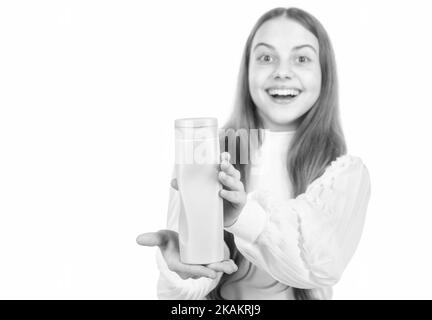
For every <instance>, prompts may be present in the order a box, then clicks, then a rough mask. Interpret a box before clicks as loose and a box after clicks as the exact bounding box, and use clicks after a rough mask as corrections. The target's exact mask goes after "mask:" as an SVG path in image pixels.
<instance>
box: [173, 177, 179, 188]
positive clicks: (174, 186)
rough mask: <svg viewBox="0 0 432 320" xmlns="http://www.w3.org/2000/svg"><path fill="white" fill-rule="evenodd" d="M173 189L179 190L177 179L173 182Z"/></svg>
mask: <svg viewBox="0 0 432 320" xmlns="http://www.w3.org/2000/svg"><path fill="white" fill-rule="evenodd" d="M171 187H172V188H174V189H176V190H178V184H177V179H175V178H174V179H172V180H171Z"/></svg>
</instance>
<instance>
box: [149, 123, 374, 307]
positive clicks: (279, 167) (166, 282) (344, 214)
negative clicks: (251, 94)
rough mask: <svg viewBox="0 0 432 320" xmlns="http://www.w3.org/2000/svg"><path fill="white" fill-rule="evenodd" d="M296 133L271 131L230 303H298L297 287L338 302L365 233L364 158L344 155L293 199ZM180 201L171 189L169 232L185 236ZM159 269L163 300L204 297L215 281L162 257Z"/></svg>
mask: <svg viewBox="0 0 432 320" xmlns="http://www.w3.org/2000/svg"><path fill="white" fill-rule="evenodd" d="M293 134H294V132H272V131H269V130H265V136H264V142H263V145H262V146H261V148H260V150H258V151H257V152H258V155H259V157H258V159H260V161H257V162H254V163H252V167H251V173H250V176H249V179H248V181H247V184H248V185H247V186H246V190H247V192H248V197H247V202H246V205H245V206H244V208H243V210H242V211H241V213H240V216H239V218H238V220H237V221H236V223H235V224H234V225H232V226H231V227H228V228H225V230H227V231H229V232H231V233H232V234H233V235H234V240H235V244H236V246H237V248H238V250H239V251H240V252H241V253H242V255H243V256H244V257H245V259H244V260H243V263H241V265H240V266H239V269H238V271H237V272H236V273H234V274H232V275H231V276H230V278H229V280H228V281H227V282H226V283H225V284H224V286H223V287H222V288H221V294H222V296H223V297H224V298H225V299H228V300H231V299H239V300H244V299H257V300H260V299H275V300H276V299H287V300H290V299H294V295H293V291H292V287H295V288H303V289H313V294H314V296H315V297H316V298H319V299H331V296H332V286H333V285H334V284H335V283H337V282H338V280H339V279H340V277H341V275H342V273H343V271H344V269H345V267H346V266H347V264H348V262H349V261H350V259H351V257H352V255H353V254H354V252H355V250H356V247H357V245H358V242H359V240H360V236H361V233H362V230H363V225H364V221H365V215H366V210H367V205H368V202H369V197H370V179H369V173H368V170H367V168H366V167H365V165H364V164H363V163H362V161H361V159H360V158H358V157H354V156H350V155H344V156H341V157H339V158H337V159H336V160H335V161H333V162H332V163H331V164H330V165H329V166H328V167H327V169H326V171H325V172H324V174H323V175H322V176H321V177H319V178H317V179H316V180H315V181H313V182H312V183H311V184H310V185H309V186H308V188H307V190H306V192H305V193H303V194H301V195H299V196H297V197H296V198H293V197H292V186H291V184H290V181H289V180H290V179H289V176H288V172H287V169H286V158H287V151H288V148H289V143H290V141H291V138H292V136H293ZM179 210H180V199H179V195H178V192H177V191H176V190H174V189H172V188H171V189H170V197H169V207H168V219H167V228H168V229H171V230H175V231H178V216H179ZM156 262H157V265H158V268H159V270H160V276H159V280H158V285H157V294H158V298H159V299H205V297H206V295H207V294H208V293H209V292H210V291H211V290H212V289H213V288H215V287H216V285H217V284H218V282H219V280H220V278H221V276H222V273H221V272H219V273H218V276H217V278H216V279H214V280H213V279H209V278H200V279H186V280H183V279H181V278H180V277H179V276H178V275H177V274H176V273H175V272H172V271H170V270H169V269H168V268H167V265H166V263H165V260H164V258H163V257H162V254H161V252H160V250H159V249H158V250H157V251H156Z"/></svg>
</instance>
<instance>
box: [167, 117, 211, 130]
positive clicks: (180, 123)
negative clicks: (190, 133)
mask: <svg viewBox="0 0 432 320" xmlns="http://www.w3.org/2000/svg"><path fill="white" fill-rule="evenodd" d="M217 126H218V121H217V119H216V118H183V119H177V120H175V127H176V128H203V127H217Z"/></svg>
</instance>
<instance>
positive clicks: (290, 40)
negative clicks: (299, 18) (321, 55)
mask: <svg viewBox="0 0 432 320" xmlns="http://www.w3.org/2000/svg"><path fill="white" fill-rule="evenodd" d="M260 42H265V43H268V44H270V45H272V46H274V47H275V48H276V49H277V50H284V49H286V50H290V49H291V48H292V47H295V46H298V45H303V44H310V45H312V46H313V47H314V48H315V49H316V50H317V52H318V50H319V43H318V39H317V38H316V37H315V36H314V35H313V34H312V32H310V31H309V30H307V29H306V28H305V27H303V26H302V25H301V24H299V23H298V22H296V21H294V20H291V19H287V18H285V17H280V18H275V19H271V20H268V21H266V22H264V23H263V24H262V25H261V26H260V27H259V28H258V30H257V32H256V34H255V36H254V39H253V41H252V48H254V47H255V45H256V44H257V43H260Z"/></svg>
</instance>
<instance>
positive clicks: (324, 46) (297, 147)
mask: <svg viewBox="0 0 432 320" xmlns="http://www.w3.org/2000/svg"><path fill="white" fill-rule="evenodd" d="M278 17H286V18H287V19H291V20H293V21H296V22H297V23H299V24H300V25H302V26H303V27H304V28H306V29H307V30H309V31H310V32H311V33H312V34H314V35H315V37H316V38H317V39H318V43H319V62H320V66H321V73H322V83H321V91H320V95H319V97H318V99H317V101H316V102H315V103H314V105H313V106H312V107H311V108H310V109H309V111H307V112H306V113H305V114H304V115H302V116H301V118H300V122H299V125H298V127H297V129H296V132H295V134H294V136H293V139H292V141H291V144H290V149H289V151H288V154H287V169H288V173H289V178H290V179H291V183H292V186H293V196H294V197H297V196H298V195H300V194H302V193H304V192H305V191H306V188H307V187H308V185H309V184H310V183H311V182H312V181H314V180H315V179H316V178H318V177H319V176H321V175H322V174H323V173H324V171H325V169H326V167H327V166H328V165H329V164H330V163H331V161H333V160H335V159H336V158H337V157H339V156H341V155H343V154H345V153H346V144H345V138H344V135H343V132H342V127H341V125H340V120H339V103H338V83H337V74H336V63H335V57H334V52H333V48H332V45H331V42H330V39H329V36H328V35H327V32H326V31H325V29H324V27H323V26H322V25H321V23H320V22H319V21H318V20H317V19H316V18H315V17H314V16H312V15H311V14H309V13H307V12H305V11H303V10H301V9H298V8H288V9H287V8H275V9H272V10H270V11H268V12H267V13H265V14H264V15H263V16H261V18H260V19H259V20H258V21H257V22H256V24H255V26H254V27H253V29H252V31H251V33H250V35H249V37H248V39H247V41H246V45H245V47H244V52H243V56H242V60H241V66H240V72H239V76H238V87H237V93H236V99H235V105H234V109H233V112H232V114H231V116H230V117H229V119H228V121H227V122H226V124H225V126H224V127H223V129H233V130H238V129H246V130H250V129H260V128H262V123H261V120H260V118H259V116H258V113H257V107H256V105H255V103H254V102H253V100H252V97H251V94H250V90H249V70H248V64H249V59H250V52H251V45H252V40H253V38H254V36H255V34H256V32H257V30H258V28H259V27H260V26H261V25H262V24H263V23H264V22H266V21H268V20H270V19H274V18H278ZM261 143H262V140H261V138H260V139H259V145H260V144H261ZM236 150H237V151H238V148H237V149H236ZM225 151H227V150H225ZM237 154H238V153H237ZM236 160H237V159H236ZM233 164H234V166H235V167H236V168H237V169H238V170H239V171H240V172H241V174H242V178H241V179H242V182H243V184H244V185H245V186H246V181H247V176H248V173H249V169H250V161H248V162H247V163H246V164H242V163H239V161H236V162H235V163H233ZM287 196H288V195H287ZM224 238H225V242H226V243H227V245H228V247H229V249H230V252H231V253H230V255H231V256H230V258H231V259H233V260H234V261H235V262H236V264H237V265H240V262H241V260H242V259H244V257H243V256H242V255H241V253H240V252H239V251H238V249H237V247H236V245H235V243H234V238H233V235H232V234H231V233H229V232H227V231H224ZM229 278H230V275H227V274H224V275H223V277H222V278H221V280H220V282H219V284H218V286H217V287H216V288H215V289H214V290H212V292H210V293H209V295H208V298H209V299H223V298H222V296H221V294H220V289H221V287H222V286H223V284H224V283H225V282H226V281H227V280H228V279H229ZM293 289H294V296H295V299H296V300H309V299H314V297H313V296H312V292H311V290H308V289H300V288H293Z"/></svg>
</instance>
